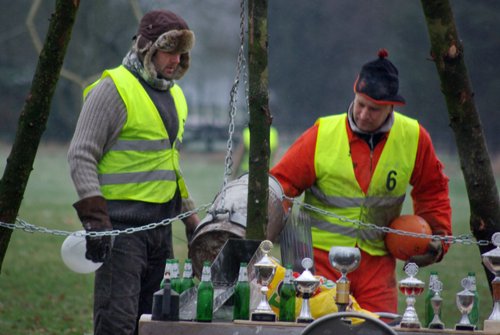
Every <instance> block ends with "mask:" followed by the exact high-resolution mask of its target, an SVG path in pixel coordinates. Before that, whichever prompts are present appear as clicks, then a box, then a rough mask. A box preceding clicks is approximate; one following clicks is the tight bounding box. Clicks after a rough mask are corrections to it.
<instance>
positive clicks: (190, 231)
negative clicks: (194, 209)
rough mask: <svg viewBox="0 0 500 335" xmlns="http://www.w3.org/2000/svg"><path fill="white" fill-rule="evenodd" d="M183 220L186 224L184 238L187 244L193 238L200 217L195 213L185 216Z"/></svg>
mask: <svg viewBox="0 0 500 335" xmlns="http://www.w3.org/2000/svg"><path fill="white" fill-rule="evenodd" d="M183 222H184V225H185V226H186V238H187V242H188V244H189V243H190V242H191V239H192V238H193V235H194V231H195V230H196V227H198V225H199V224H200V218H199V217H198V215H197V214H192V215H191V216H188V217H187V218H185V219H184V220H183Z"/></svg>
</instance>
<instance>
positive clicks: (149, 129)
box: [84, 66, 188, 203]
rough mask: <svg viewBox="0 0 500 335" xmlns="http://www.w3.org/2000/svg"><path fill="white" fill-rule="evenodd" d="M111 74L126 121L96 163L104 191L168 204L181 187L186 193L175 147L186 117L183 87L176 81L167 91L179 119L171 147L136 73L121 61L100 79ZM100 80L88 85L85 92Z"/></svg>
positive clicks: (108, 194)
mask: <svg viewBox="0 0 500 335" xmlns="http://www.w3.org/2000/svg"><path fill="white" fill-rule="evenodd" d="M108 76H109V77H110V78H111V79H112V80H113V82H114V83H115V86H116V88H117V90H118V93H119V94H120V97H121V98H122V100H123V102H124V104H125V107H126V109H127V120H126V122H125V124H124V126H123V128H122V130H121V132H120V135H119V137H118V140H117V142H116V143H115V144H114V145H113V146H112V147H111V149H110V150H109V151H108V152H106V153H105V154H104V156H103V157H102V159H101V160H100V162H99V164H98V174H99V176H98V177H99V182H100V184H101V191H102V193H103V196H104V197H105V198H106V199H110V200H136V201H145V202H151V203H165V202H168V201H169V200H171V199H172V198H173V196H174V195H175V192H176V189H177V186H178V187H179V189H180V192H181V196H182V197H187V196H188V193H187V188H186V186H185V183H184V179H183V177H182V173H181V170H180V166H179V153H178V151H177V149H176V147H177V145H178V143H180V142H181V141H182V135H183V132H184V124H185V121H186V117H187V104H186V100H185V98H184V94H183V93H182V90H181V89H180V87H179V86H177V85H174V86H173V87H172V88H170V91H169V92H166V93H165V94H171V95H172V97H173V99H174V103H175V107H176V109H177V116H178V118H179V130H178V132H177V138H176V141H175V143H174V144H173V146H171V145H170V140H169V138H168V134H167V131H166V129H165V126H164V124H163V121H162V119H161V117H160V115H159V112H158V110H157V108H156V106H155V105H154V103H153V101H152V100H151V99H150V97H149V95H148V94H147V92H146V91H145V90H144V88H143V87H142V85H141V83H140V82H139V81H138V80H137V78H136V77H135V76H134V75H133V74H132V73H130V72H129V71H128V70H127V69H125V67H123V66H119V67H117V68H115V69H112V70H106V71H104V73H103V74H102V76H101V79H102V78H104V77H108ZM101 79H99V80H101ZM97 82H98V81H97ZM97 82H95V83H93V84H92V85H90V86H89V87H88V88H86V89H85V91H84V97H85V96H86V95H87V94H88V93H89V92H90V90H92V88H93V87H94V86H95V85H96V84H97Z"/></svg>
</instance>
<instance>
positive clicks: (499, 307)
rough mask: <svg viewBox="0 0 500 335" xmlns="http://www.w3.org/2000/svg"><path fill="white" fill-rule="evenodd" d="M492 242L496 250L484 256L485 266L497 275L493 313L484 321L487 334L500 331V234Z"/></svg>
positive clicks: (493, 237)
mask: <svg viewBox="0 0 500 335" xmlns="http://www.w3.org/2000/svg"><path fill="white" fill-rule="evenodd" d="M491 242H493V245H495V246H496V248H495V249H492V250H490V251H488V252H485V253H484V254H482V259H483V263H484V265H485V266H486V267H487V268H488V270H490V271H491V272H492V273H493V274H494V275H495V278H493V280H492V281H491V287H492V289H493V311H492V312H491V314H490V316H489V317H488V319H487V320H484V331H485V332H486V331H493V330H498V329H500V233H495V234H493V236H492V237H491Z"/></svg>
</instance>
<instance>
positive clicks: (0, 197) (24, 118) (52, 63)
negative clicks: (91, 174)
mask: <svg viewBox="0 0 500 335" xmlns="http://www.w3.org/2000/svg"><path fill="white" fill-rule="evenodd" d="M79 5H80V1H68V0H57V1H56V8H55V12H54V13H53V14H52V15H51V17H50V24H49V29H48V32H47V36H46V37H45V43H44V45H43V49H42V51H41V53H40V56H39V57H38V64H37V67H36V71H35V75H34V77H33V81H32V83H31V90H30V92H29V94H28V96H27V97H26V101H25V104H24V107H23V110H22V112H21V116H20V117H19V125H18V129H17V132H16V138H15V140H14V144H13V145H12V149H11V152H10V155H9V158H8V159H7V165H6V166H5V171H4V174H3V177H2V179H1V180H0V208H1V211H0V212H1V213H0V221H1V222H7V223H14V222H15V220H16V217H17V214H18V212H19V208H20V207H21V202H22V199H23V196H24V191H25V189H26V185H27V183H28V179H29V176H30V173H31V171H32V170H33V162H34V160H35V156H36V152H37V150H38V144H39V143H40V139H41V137H42V134H43V132H44V131H45V127H46V124H47V120H48V117H49V112H50V103H51V101H52V96H53V95H54V91H55V89H56V85H57V81H58V80H59V74H60V72H61V68H62V65H63V61H64V56H65V54H66V49H67V46H68V44H69V41H70V38H71V31H72V29H73V24H74V22H75V19H76V13H77V11H78V8H79ZM11 234H12V230H10V229H7V228H0V269H1V268H2V263H3V260H4V257H5V254H6V252H7V247H8V245H9V241H10V236H11Z"/></svg>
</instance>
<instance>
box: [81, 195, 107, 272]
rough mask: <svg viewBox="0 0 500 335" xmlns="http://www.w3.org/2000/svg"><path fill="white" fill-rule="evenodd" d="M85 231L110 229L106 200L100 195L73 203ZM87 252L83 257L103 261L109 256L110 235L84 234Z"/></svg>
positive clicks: (96, 261)
mask: <svg viewBox="0 0 500 335" xmlns="http://www.w3.org/2000/svg"><path fill="white" fill-rule="evenodd" d="M73 207H74V208H75V209H76V212H77V213H78V217H79V218H80V221H81V222H82V225H83V228H85V230H86V231H87V232H92V231H96V232H97V231H109V230H112V229H113V227H112V226H111V222H110V220H109V216H108V207H107V205H106V200H105V199H104V198H103V197H101V196H95V197H89V198H85V199H82V200H80V201H78V202H76V203H74V204H73ZM85 239H86V241H87V252H86V253H85V258H87V259H89V260H91V261H92V262H95V263H100V262H104V260H105V259H106V257H108V256H109V254H110V251H111V247H112V239H111V236H86V237H85Z"/></svg>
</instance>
